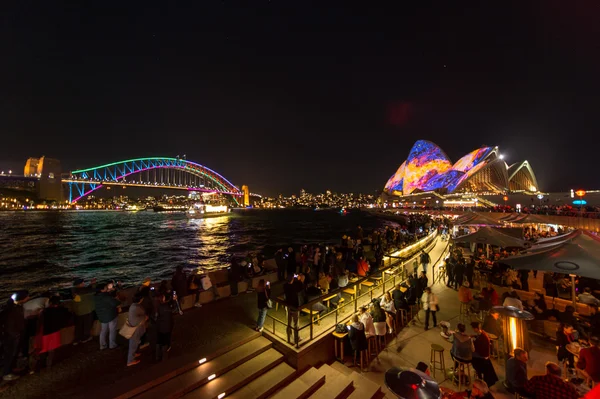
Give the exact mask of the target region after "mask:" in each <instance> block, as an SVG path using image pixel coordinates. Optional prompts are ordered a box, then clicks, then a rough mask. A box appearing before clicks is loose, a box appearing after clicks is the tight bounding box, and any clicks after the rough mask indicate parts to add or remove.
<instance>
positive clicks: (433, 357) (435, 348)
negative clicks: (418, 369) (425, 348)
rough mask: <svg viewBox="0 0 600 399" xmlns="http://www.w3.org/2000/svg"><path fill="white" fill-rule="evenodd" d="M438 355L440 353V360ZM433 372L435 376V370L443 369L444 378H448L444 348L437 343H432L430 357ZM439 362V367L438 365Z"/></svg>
mask: <svg viewBox="0 0 600 399" xmlns="http://www.w3.org/2000/svg"><path fill="white" fill-rule="evenodd" d="M436 355H439V360H437V359H436ZM429 361H430V364H429V367H431V373H432V374H433V377H434V378H435V370H441V371H442V372H443V373H444V380H445V379H446V378H448V377H447V376H446V364H445V363H444V348H443V347H441V346H440V345H437V344H431V357H430V360H429ZM438 364H439V367H438V366H437V365H438Z"/></svg>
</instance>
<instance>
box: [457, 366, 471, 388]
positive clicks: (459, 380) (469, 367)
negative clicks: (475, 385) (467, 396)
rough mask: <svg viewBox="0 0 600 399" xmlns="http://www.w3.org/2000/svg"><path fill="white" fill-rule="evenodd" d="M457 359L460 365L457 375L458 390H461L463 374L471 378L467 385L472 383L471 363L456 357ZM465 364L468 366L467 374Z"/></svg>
mask: <svg viewBox="0 0 600 399" xmlns="http://www.w3.org/2000/svg"><path fill="white" fill-rule="evenodd" d="M455 361H456V363H458V367H457V368H456V373H455V377H456V378H458V392H461V391H462V377H463V376H466V377H467V378H468V379H469V384H466V386H469V385H471V363H464V362H461V361H459V360H456V359H455ZM465 366H466V368H467V373H466V374H465Z"/></svg>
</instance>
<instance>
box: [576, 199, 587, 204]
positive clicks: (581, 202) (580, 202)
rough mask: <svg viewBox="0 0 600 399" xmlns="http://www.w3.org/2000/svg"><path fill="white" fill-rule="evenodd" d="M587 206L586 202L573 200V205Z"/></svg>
mask: <svg viewBox="0 0 600 399" xmlns="http://www.w3.org/2000/svg"><path fill="white" fill-rule="evenodd" d="M585 204H587V201H586V200H575V201H573V205H585Z"/></svg>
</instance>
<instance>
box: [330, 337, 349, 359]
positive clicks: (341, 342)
mask: <svg viewBox="0 0 600 399" xmlns="http://www.w3.org/2000/svg"><path fill="white" fill-rule="evenodd" d="M347 335H348V333H343V334H340V333H337V332H335V331H334V332H333V346H334V352H335V358H336V359H338V360H339V361H341V362H342V363H344V340H345V339H346V336H347ZM338 343H339V345H340V346H341V356H338Z"/></svg>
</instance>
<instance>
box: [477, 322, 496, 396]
mask: <svg viewBox="0 0 600 399" xmlns="http://www.w3.org/2000/svg"><path fill="white" fill-rule="evenodd" d="M471 327H472V328H473V331H474V332H475V335H474V336H473V337H474V338H475V339H474V341H473V346H474V347H475V352H473V368H474V369H475V371H476V372H477V377H478V378H482V379H483V380H484V381H485V383H486V384H487V386H488V387H491V386H492V385H494V384H495V383H496V382H498V376H497V375H496V371H495V370H494V365H493V364H492V361H491V360H490V337H489V336H488V335H487V334H486V332H485V331H483V330H482V329H481V323H479V322H477V321H474V322H472V323H471Z"/></svg>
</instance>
